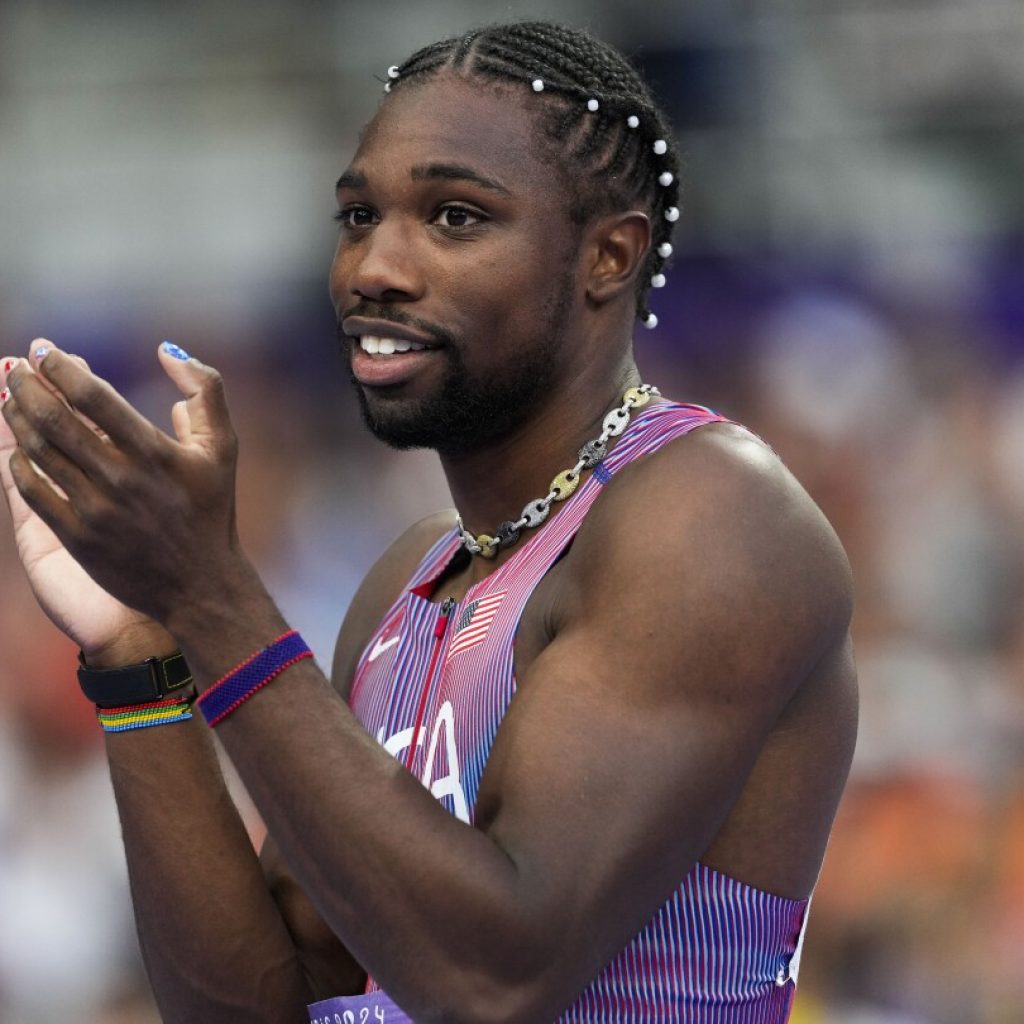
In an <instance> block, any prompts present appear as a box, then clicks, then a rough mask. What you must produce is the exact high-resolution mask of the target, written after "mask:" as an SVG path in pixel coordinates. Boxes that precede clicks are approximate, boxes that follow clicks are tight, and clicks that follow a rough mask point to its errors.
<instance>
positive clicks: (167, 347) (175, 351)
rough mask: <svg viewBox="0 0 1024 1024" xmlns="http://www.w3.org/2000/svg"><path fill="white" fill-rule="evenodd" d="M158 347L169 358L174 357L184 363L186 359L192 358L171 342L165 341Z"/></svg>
mask: <svg viewBox="0 0 1024 1024" xmlns="http://www.w3.org/2000/svg"><path fill="white" fill-rule="evenodd" d="M160 347H161V348H162V349H163V350H164V351H165V352H166V353H167V354H168V355H169V356H174V358H175V359H181V360H182V361H184V360H186V359H191V358H192V357H191V356H190V355H189V354H188V353H187V352H186V351H185V350H184V349H183V348H179V347H178V346H177V345H175V344H174V342H173V341H165V342H164V343H163V344H162V345H161V346H160Z"/></svg>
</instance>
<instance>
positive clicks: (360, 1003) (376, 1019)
mask: <svg viewBox="0 0 1024 1024" xmlns="http://www.w3.org/2000/svg"><path fill="white" fill-rule="evenodd" d="M309 1024H413V1019H412V1017H410V1016H409V1015H408V1014H407V1013H405V1012H404V1011H403V1010H400V1009H399V1008H398V1007H397V1006H395V1004H394V1003H393V1002H392V1001H391V1000H390V999H389V998H388V997H387V996H386V995H385V994H384V993H383V992H370V993H369V994H367V995H365V996H338V997H336V998H335V999H325V1000H323V1002H320V1003H311V1004H310V1005H309Z"/></svg>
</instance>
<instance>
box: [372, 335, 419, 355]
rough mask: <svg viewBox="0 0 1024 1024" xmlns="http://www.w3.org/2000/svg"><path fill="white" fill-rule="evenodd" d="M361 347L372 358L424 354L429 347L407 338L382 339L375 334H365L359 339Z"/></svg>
mask: <svg viewBox="0 0 1024 1024" xmlns="http://www.w3.org/2000/svg"><path fill="white" fill-rule="evenodd" d="M359 347H360V348H361V349H362V350H363V351H364V352H368V353H369V354H370V355H371V356H377V355H380V356H391V355H394V354H395V353H396V352H422V351H423V350H424V349H426V348H428V347H429V346H427V345H424V344H423V343H422V342H419V341H407V340H406V339H405V338H381V337H378V336H377V335H375V334H364V335H362V336H361V337H360V339H359Z"/></svg>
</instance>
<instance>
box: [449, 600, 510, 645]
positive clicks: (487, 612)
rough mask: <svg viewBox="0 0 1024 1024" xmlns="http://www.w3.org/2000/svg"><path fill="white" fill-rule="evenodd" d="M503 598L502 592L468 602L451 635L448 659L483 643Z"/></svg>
mask: <svg viewBox="0 0 1024 1024" xmlns="http://www.w3.org/2000/svg"><path fill="white" fill-rule="evenodd" d="M504 596H505V591H504V590H502V591H500V592H499V593H497V594H488V595H487V597H481V598H478V599H477V600H476V601H470V602H469V604H467V605H466V607H465V608H464V609H463V610H462V614H461V615H460V616H459V621H458V622H457V623H455V632H454V633H453V634H452V644H451V647H449V648H448V657H449V658H452V657H454V656H455V655H456V654H458V653H459V652H460V651H465V650H468V649H469V648H470V647H475V646H476V645H477V644H479V643H483V640H484V637H486V636H487V630H488V629H489V628H490V625H491V622H492V621H493V620H494V616H495V615H496V614H497V611H498V605H500V604H501V599H502V598H503V597H504Z"/></svg>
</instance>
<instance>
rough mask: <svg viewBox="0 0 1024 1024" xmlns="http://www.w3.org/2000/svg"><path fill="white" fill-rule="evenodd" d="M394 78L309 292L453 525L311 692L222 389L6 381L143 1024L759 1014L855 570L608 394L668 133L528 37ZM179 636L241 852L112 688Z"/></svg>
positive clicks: (580, 52) (602, 66) (642, 411)
mask: <svg viewBox="0 0 1024 1024" xmlns="http://www.w3.org/2000/svg"><path fill="white" fill-rule="evenodd" d="M389 85H391V86H392V88H391V89H390V90H389V92H390V94H389V96H388V97H387V98H385V100H384V102H383V103H382V105H381V108H380V110H379V111H378V113H377V115H376V116H375V117H374V119H373V120H372V121H371V122H370V124H369V126H368V127H367V129H366V130H365V132H364V134H363V136H362V139H361V142H360V146H359V149H358V151H357V153H356V155H355V158H354V160H353V162H352V164H351V165H350V167H349V168H348V169H347V170H346V171H345V172H344V173H343V174H342V176H341V178H340V179H339V182H338V200H339V207H340V209H339V220H340V223H341V227H340V238H339V243H338V250H337V253H336V255H335V259H334V264H333V267H332V270H331V295H332V299H333V301H334V304H335V308H336V310H337V314H338V320H339V337H340V339H341V342H342V344H343V346H344V347H345V350H346V352H347V354H348V356H349V358H350V360H351V367H352V374H353V377H354V380H355V385H356V393H357V395H358V397H359V400H360V402H361V404H362V406H363V410H364V413H365V417H366V419H367V422H368V423H369V425H370V426H371V428H372V429H373V430H374V432H375V433H376V434H377V435H378V436H380V437H381V438H383V439H385V440H387V441H389V442H390V443H392V444H395V445H399V446H414V445H420V446H423V445H427V446H430V447H434V448H436V449H437V450H438V452H439V454H440V457H441V461H442V465H443V467H444V470H445V473H446V474H447V478H448V481H449V484H450V487H451V492H452V497H453V499H454V503H455V506H456V508H457V509H458V511H459V514H460V515H461V518H457V517H456V513H455V512H452V513H445V514H442V515H438V516H434V517H431V518H430V519H428V520H425V521H423V522H421V523H419V524H417V525H416V526H414V527H413V528H412V529H410V530H409V531H408V532H407V533H406V534H405V535H404V536H403V537H402V538H401V539H400V540H398V541H397V543H396V544H395V545H394V546H393V547H392V548H391V549H390V550H389V551H388V552H386V553H385V554H384V556H383V557H382V558H381V559H380V561H379V562H378V563H377V564H376V566H375V567H374V568H373V569H372V570H371V572H370V574H369V576H368V577H367V579H366V581H365V582H364V583H363V585H362V587H361V588H360V590H359V592H358V594H357V596H356V598H355V600H354V602H353V604H352V607H351V608H350V609H349V611H348V614H347V616H346V618H345V622H344V624H343V625H342V628H341V633H340V636H339V641H338V648H337V654H336V657H335V662H334V672H333V683H334V687H335V689H336V690H337V691H338V693H340V694H341V696H342V697H343V698H344V700H339V699H338V696H337V694H336V693H332V692H331V690H330V689H329V687H328V686H327V685H326V684H325V681H324V679H323V677H322V676H321V674H320V672H319V670H318V669H317V668H316V666H315V665H314V664H313V662H312V661H311V659H309V658H308V657H307V654H308V651H307V650H306V649H305V647H304V645H303V644H302V642H301V639H300V638H298V637H297V636H295V635H294V634H292V633H291V632H290V631H289V628H288V626H287V624H286V623H285V622H284V621H283V620H282V618H281V616H280V613H279V612H278V611H277V609H276V608H275V606H274V604H273V601H272V600H271V599H270V597H269V596H268V595H267V593H266V591H265V590H264V588H263V586H262V585H261V583H260V581H259V579H258V578H257V576H256V573H255V572H254V570H253V568H252V566H251V565H250V564H249V562H248V561H247V560H246V558H245V556H244V554H243V553H242V551H241V550H240V549H239V545H238V541H237V537H236V534H235V528H234V505H233V502H234V488H233V471H234V460H235V440H234V436H233V434H232V431H231V426H230V422H229V419H228V413H227V408H226V405H225V401H224V395H223V390H222V387H221V381H220V378H219V376H218V375H217V374H216V372H215V371H214V370H212V369H210V368H209V367H207V366H204V365H203V364H202V363H200V362H198V361H197V360H195V359H191V358H189V357H188V356H187V355H186V354H185V353H184V352H182V351H181V350H180V349H176V348H175V347H174V346H170V345H167V344H165V345H164V346H163V347H162V349H161V352H160V360H161V362H162V365H163V367H164V369H165V370H166V372H167V373H168V375H169V376H170V377H171V379H172V380H173V381H174V382H175V383H176V384H177V385H178V387H179V388H180V389H181V391H182V393H183V394H184V396H185V398H184V399H183V400H182V401H181V402H179V403H177V405H176V406H175V408H174V415H173V420H174V426H175V430H176V433H177V440H172V439H171V438H169V437H167V436H165V435H164V434H163V433H162V432H160V431H159V430H157V429H156V428H155V427H153V426H152V425H151V424H149V423H148V422H147V421H145V420H144V419H143V418H142V417H140V416H139V415H138V414H137V413H136V412H135V411H134V410H133V409H132V408H131V407H130V406H128V405H127V403H125V402H124V401H123V400H122V399H121V398H120V397H119V396H118V395H117V394H116V393H114V392H113V391H112V389H110V387H109V386H108V385H106V384H105V383H104V382H102V381H99V380H98V379H97V378H95V377H94V376H93V375H91V374H90V373H89V371H88V369H87V368H86V367H85V366H84V365H83V364H82V363H81V361H79V360H76V359H75V358H74V357H70V356H68V355H67V354H65V353H63V352H61V351H60V350H58V349H57V348H56V347H54V346H53V345H52V344H50V343H49V342H37V343H34V344H33V349H32V352H31V353H30V356H29V358H28V359H27V360H8V361H6V362H4V364H3V368H4V373H5V376H6V383H7V387H8V388H9V392H6V391H5V393H4V395H3V398H4V401H5V404H4V418H5V420H6V422H7V424H8V425H9V428H10V436H9V438H8V448H9V451H10V458H9V462H7V460H5V465H4V483H5V485H6V492H7V495H8V499H9V501H10V505H11V509H12V514H13V518H14V524H15V530H16V533H17V537H18V543H19V550H20V552H21V555H22V558H23V560H24V562H25V565H26V568H27V569H28V572H29V575H30V578H31V579H32V582H33V585H34V587H35V590H36V593H37V595H38V596H39V599H40V601H41V602H42V604H43V606H44V608H46V610H47V611H48V613H49V614H50V615H51V616H52V617H53V618H54V620H55V621H56V622H57V624H58V625H60V626H61V627H62V628H63V629H65V630H66V631H67V632H68V634H69V635H70V636H72V637H73V638H74V639H75V640H76V641H77V642H78V643H79V644H80V646H81V647H82V651H83V672H82V681H83V687H84V688H85V689H86V691H87V693H89V695H90V696H91V697H92V698H93V699H94V700H95V701H96V702H97V704H98V705H100V712H99V717H100V721H101V723H102V724H103V726H104V729H105V730H106V731H107V750H108V754H109V758H110V767H111V773H112V776H113V781H114V787H115V792H116V795H117V800H118V805H119V808H120V813H121V819H122V824H123V831H124V841H125V847H126V850H127V856H128V863H129V869H130V875H131V882H132V889H133V898H134V903H135V908H136V916H137V920H138V927H139V934H140V938H141V944H142V948H143V952H144V955H145V960H146V965H147V969H148V971H149V974H150V977H151V980H152V984H153V987H154V990H155V992H156V997H157V1001H158V1003H159V1005H160V1007H161V1011H162V1013H163V1016H164V1019H165V1020H167V1021H203V1022H207V1024H218V1022H228V1021H273V1022H284V1021H299V1020H302V1019H304V1017H305V1009H304V1008H305V1007H306V1005H307V1004H314V1005H313V1006H311V1007H310V1011H309V1012H310V1015H311V1018H312V1019H314V1020H318V1021H320V1020H329V1021H332V1022H334V1021H342V1020H345V1021H347V1020H367V1019H370V1020H386V1021H397V1020H403V1019H406V1018H405V1017H404V1016H403V1015H402V1013H403V1011H404V1013H407V1014H408V1015H409V1017H410V1018H411V1019H413V1020H416V1021H434V1020H437V1021H441V1020H443V1021H474V1022H475V1021H528V1022H538V1021H550V1020H553V1019H555V1018H560V1019H562V1020H565V1021H624V1020H645V1021H687V1022H697V1021H700V1022H703V1021H724V1020H729V1021H755V1020H756V1021H783V1020H785V1019H786V1017H787V1016H788V1013H789V1008H790V1006H791V1003H792V996H793V989H794V984H795V979H796V969H797V961H798V949H797V945H798V939H799V935H800V933H801V929H802V926H803V923H804V921H805V917H806V906H807V898H808V897H809V895H810V893H811V890H812V889H813V886H814V882H815V879H816V877H817V872H818V870H819V867H820V863H821V859H822V856H823V852H824V848H825V843H826V840H827V836H828V831H829V827H830V825H831V821H832V817H833V814H834V811H835V807H836V804H837V802H838V799H839V794H840V791H841V789H842V786H843V782H844V780H845V776H846V772H847V768H848V764H849V760H850V756H851V752H852V746H853V738H854V733H855V719H856V710H855V709H856V699H855V690H854V674H853V667H852V658H851V652H850V646H849V638H848V625H849V617H850V581H849V573H848V568H847V565H846V561H845V558H844V556H843V554H842V551H841V549H840V547H839V544H838V542H837V541H836V539H835V537H834V535H833V533H832V531H831V530H830V528H829V527H828V525H827V523H826V522H825V521H824V519H823V517H822V516H821V515H820V513H819V512H818V511H817V509H816V508H815V507H814V505H813V503H812V502H811V501H810V499H809V498H808V497H807V495H806V494H805V493H804V492H803V491H802V490H801V489H800V487H799V485H798V484H797V483H796V482H795V481H794V480H793V479H792V478H791V477H790V476H789V475H788V474H787V472H786V471H785V469H784V468H783V467H782V466H781V465H780V464H779V462H778V460H777V459H775V458H774V456H773V455H772V454H771V452H770V451H769V450H768V449H767V448H766V447H765V446H764V445H763V444H762V443H761V442H759V441H758V440H756V439H755V438H753V437H752V436H751V435H750V434H748V433H747V432H745V431H744V430H743V429H742V428H740V427H738V426H735V425H732V424H729V423H726V422H723V421H721V419H720V418H719V417H717V416H714V415H713V414H711V413H709V412H708V411H707V410H704V409H700V408H698V407H693V406H679V405H677V404H674V403H670V402H668V401H665V400H663V399H661V398H660V397H659V396H658V395H657V393H656V392H655V391H653V390H651V389H650V388H648V387H647V386H645V385H641V383H640V376H639V373H638V371H637V369H636V366H635V364H634V361H633V357H632V346H631V335H632V329H633V325H634V320H635V317H636V316H637V314H638V313H639V314H640V315H641V317H642V318H644V319H649V314H648V312H647V309H646V306H645V296H646V293H647V288H648V286H649V285H650V284H651V283H652V282H653V283H654V284H655V285H658V284H660V283H662V281H661V278H660V274H661V269H662V265H663V263H664V260H665V259H666V258H667V256H668V255H669V253H670V245H669V243H668V237H669V234H670V231H671V226H672V222H673V221H674V219H675V216H676V213H677V211H676V207H675V205H674V200H675V196H676V187H677V186H676V181H675V175H676V168H677V161H676V158H675V155H674V150H673V149H672V147H671V144H670V143H669V142H668V135H669V133H668V131H667V128H666V126H665V123H664V120H663V118H662V117H661V115H660V114H659V112H658V111H657V109H656V107H655V105H654V103H653V100H652V99H651V98H650V95H649V93H648V92H647V90H646V88H645V87H644V86H643V84H642V82H641V81H640V80H639V78H638V77H637V76H636V74H635V73H634V72H633V71H632V70H631V69H630V68H629V66H628V65H627V64H626V63H625V62H624V61H623V60H622V58H621V57H620V56H619V55H618V54H616V53H615V52H614V51H612V50H611V49H610V48H608V47H606V46H604V45H603V44H600V43H598V42H596V41H595V40H593V39H592V38H591V37H589V36H587V35H585V34H583V33H579V32H574V31H571V30H568V29H563V28H561V27H558V26H552V25H548V24H539V23H538V24H521V25H512V26H495V27H492V28H489V29H485V30H481V31H478V32H474V33H470V34H468V35H467V36H465V37H463V38H460V39H457V40H448V41H445V42H442V43H438V44H435V45H434V46H431V47H427V48H426V49H425V50H423V51H420V52H419V53H417V54H415V55H414V56H413V57H412V58H410V60H409V61H407V62H406V63H405V64H404V65H402V66H400V67H396V68H393V69H391V70H390V71H389ZM698 428H699V429H698ZM33 464H34V465H33ZM34 467H38V470H41V471H42V474H44V475H41V474H40V473H39V472H37V470H36V468H34ZM520 509H522V510H523V511H522V512H521V513H520V512H519V511H518V510H520ZM499 524H500V525H499ZM47 527H49V529H48V528H47ZM51 531H52V532H51ZM176 649H180V650H181V651H182V652H183V653H184V655H185V658H186V659H187V662H188V665H189V666H190V667H191V673H192V675H194V677H195V681H196V683H197V685H198V689H199V690H200V691H201V692H203V696H202V697H200V699H199V705H200V707H201V708H202V711H203V715H204V717H206V718H207V720H208V721H209V722H210V723H212V724H215V725H216V728H217V729H218V731H219V735H220V737H221V739H222V741H223V745H224V748H225V750H226V751H227V753H228V754H229V756H230V757H231V759H232V760H233V762H234V764H235V765H236V766H237V768H238V771H239V772H240V774H241V776H242V778H243V779H244V781H245V783H246V785H247V787H248V789H249V792H250V793H251V795H252V797H253V799H254V800H255V802H256V804H257V806H258V808H259V810H260V811H261V813H262V815H263V817H264V820H265V822H266V824H267V828H268V831H269V836H270V838H269V839H268V842H267V844H266V847H265V848H264V850H263V852H262V857H261V858H260V859H257V857H256V856H255V854H254V853H253V851H252V849H251V848H250V846H249V843H248V840H247V838H246V834H245V832H244V830H243V828H242V826H241V823H240V822H239V819H238V817H237V815H236V813H235V811H234V809H233V807H232V806H231V803H230V800H229V798H228V797H227V794H226V791H225V788H224V785H223V782H222V780H221V778H220V775H219V773H218V770H217V766H216V761H215V758H214V754H213V750H212V745H211V743H210V739H209V731H208V729H207V728H206V726H205V725H202V724H200V722H199V720H198V717H195V718H193V717H192V716H191V713H190V711H189V703H188V701H187V700H183V699H182V698H181V697H180V696H179V695H178V694H180V693H181V692H182V690H181V689H177V687H178V686H179V684H180V686H181V687H182V688H187V686H188V683H189V679H188V676H187V674H185V673H184V672H183V671H182V670H181V665H180V661H175V660H174V659H173V658H171V659H169V660H168V661H166V662H160V663H159V664H160V670H159V673H158V674H157V675H156V676H154V677H153V678H155V679H158V680H159V681H162V682H161V684H160V685H159V686H158V687H157V689H158V691H159V692H154V693H153V694H147V699H145V700H142V699H141V698H139V697H138V696H136V697H134V698H133V699H132V701H134V702H132V701H129V700H127V698H126V697H125V696H124V695H125V694H127V693H136V694H137V692H141V691H136V690H134V689H133V688H132V687H134V686H135V683H134V682H133V683H132V684H131V686H127V688H126V687H125V684H124V680H125V679H131V680H137V679H138V678H140V677H139V675H138V672H139V670H137V669H128V670H127V671H126V674H122V675H120V676H119V675H117V674H116V673H115V674H111V673H110V672H109V670H110V669H113V668H118V667H124V666H131V665H133V664H135V663H139V662H142V661H143V660H144V659H146V658H150V657H157V658H163V657H164V656H168V655H171V654H172V652H173V651H175V650H176ZM146 671H148V670H146ZM175 673H178V674H175ZM146 678H149V677H148V676H147V677H146ZM69 699H71V698H70V697H69ZM118 699H120V703H117V700H118ZM153 726H158V727H153ZM368 979H369V980H368ZM367 989H368V994H366V995H360V993H363V992H364V990H367ZM381 990H382V991H381ZM383 993H387V995H386V996H385V995H384V994H383ZM340 997H348V998H340ZM399 1007H401V1010H399V1009H398V1008H399ZM371 1014H372V1015H371Z"/></svg>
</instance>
